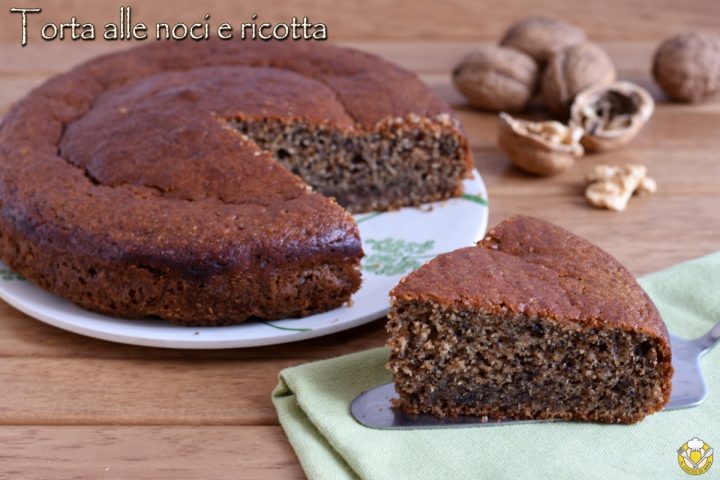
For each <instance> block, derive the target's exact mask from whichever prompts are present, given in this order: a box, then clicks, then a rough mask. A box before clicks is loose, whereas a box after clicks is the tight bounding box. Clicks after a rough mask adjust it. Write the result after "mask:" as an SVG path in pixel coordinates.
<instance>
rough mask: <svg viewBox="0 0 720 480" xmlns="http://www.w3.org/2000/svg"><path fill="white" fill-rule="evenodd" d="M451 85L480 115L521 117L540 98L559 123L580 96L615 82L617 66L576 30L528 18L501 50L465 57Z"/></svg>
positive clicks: (509, 33) (485, 49)
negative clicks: (495, 114)
mask: <svg viewBox="0 0 720 480" xmlns="http://www.w3.org/2000/svg"><path fill="white" fill-rule="evenodd" d="M453 80H454V82H455V86H456V87H457V89H458V90H459V91H460V92H461V93H462V94H463V95H465V97H467V99H468V101H469V102H470V104H471V105H473V106H475V107H478V108H480V109H483V110H489V111H494V112H500V111H507V112H519V111H522V110H525V109H526V108H527V106H528V104H529V103H530V101H531V100H532V99H533V98H534V96H535V94H537V93H541V96H542V100H543V101H544V103H545V105H546V106H547V108H548V109H549V110H550V111H551V112H553V113H554V114H555V115H557V116H559V117H562V116H567V113H568V111H569V108H570V104H571V102H572V100H573V98H574V97H575V95H577V93H578V92H580V91H581V90H583V89H584V88H587V87H590V86H593V85H597V84H605V83H610V82H612V81H613V80H615V66H614V65H613V63H612V61H611V60H610V57H608V55H607V53H605V51H604V50H602V49H601V48H600V47H598V46H597V45H595V44H593V43H590V42H588V41H587V38H586V36H585V32H583V31H582V30H581V29H579V28H578V27H576V26H574V25H571V24H569V23H567V22H564V21H562V20H558V19H555V18H549V17H529V18H525V19H523V20H521V21H519V22H517V23H515V24H514V25H512V26H510V28H509V29H508V30H507V32H506V33H505V34H504V35H503V37H502V39H501V40H500V44H499V45H488V46H484V47H482V48H480V49H478V50H477V51H476V52H473V53H471V54H469V55H468V56H466V57H465V58H464V59H463V60H462V61H461V62H460V64H459V65H458V66H457V67H456V68H455V69H454V70H453Z"/></svg>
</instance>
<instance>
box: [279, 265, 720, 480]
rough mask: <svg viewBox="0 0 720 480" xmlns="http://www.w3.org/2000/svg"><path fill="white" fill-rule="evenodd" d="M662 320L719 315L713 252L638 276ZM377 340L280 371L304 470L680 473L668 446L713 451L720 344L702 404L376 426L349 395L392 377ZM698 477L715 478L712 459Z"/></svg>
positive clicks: (428, 474) (521, 475)
mask: <svg viewBox="0 0 720 480" xmlns="http://www.w3.org/2000/svg"><path fill="white" fill-rule="evenodd" d="M640 283H641V285H642V286H643V287H644V288H645V290H646V291H647V292H648V293H649V294H650V296H651V297H652V299H653V301H654V302H655V304H656V305H657V307H658V308H659V310H660V313H661V314H662V316H663V319H664V320H665V323H666V324H667V326H668V328H669V330H670V331H671V332H673V333H675V334H677V335H679V336H682V337H687V338H694V337H697V336H699V335H701V334H703V333H705V332H706V331H707V330H709V329H710V328H711V327H712V326H713V325H714V324H715V323H716V322H718V321H720V252H718V253H716V254H713V255H710V256H707V257H704V258H700V259H697V260H693V261H690V262H687V263H684V264H681V265H677V266H674V267H672V268H669V269H667V270H663V271H661V272H658V273H655V274H652V275H649V276H647V277H645V278H643V279H642V280H641V281H640ZM386 359H387V350H386V349H385V348H377V349H373V350H368V351H365V352H359V353H355V354H351V355H345V356H342V357H339V358H334V359H330V360H323V361H319V362H314V363H309V364H306V365H301V366H298V367H292V368H288V369H285V370H283V371H282V372H280V375H279V377H280V378H279V380H280V383H279V385H278V386H277V387H276V389H275V391H274V392H273V395H272V398H273V403H274V404H275V408H276V409H277V412H278V416H279V418H280V423H281V424H282V426H283V428H284V429H285V433H286V434H287V436H288V438H289V440H290V443H291V444H292V445H293V448H294V449H295V452H296V453H297V456H298V458H299V459H300V463H301V464H302V467H303V468H304V470H305V473H306V474H307V475H308V477H309V478H311V479H332V480H339V479H350V478H363V479H393V480H399V479H414V480H417V479H433V480H435V479H480V478H489V479H503V478H512V479H526V478H552V479H554V480H560V479H565V478H567V479H573V480H574V479H576V478H597V479H603V480H605V479H624V478H648V479H650V478H652V479H664V478H667V479H671V478H672V479H678V478H680V479H682V478H693V477H691V476H690V475H688V474H686V473H685V472H683V471H682V470H681V469H680V467H679V465H678V461H677V450H678V448H680V446H681V445H683V444H684V443H685V442H686V441H688V440H690V439H691V438H693V437H699V438H701V439H703V440H705V441H706V442H707V443H709V444H710V446H711V447H714V448H715V451H716V452H718V455H716V459H720V347H718V348H716V349H714V350H713V351H711V352H709V353H708V354H706V355H705V357H704V358H703V360H702V368H703V372H704V374H705V376H706V379H707V382H708V388H709V392H710V394H709V395H708V398H707V400H706V401H705V403H703V404H702V405H701V406H699V407H696V408H690V409H685V410H675V411H670V412H661V413H657V414H655V415H651V416H650V417H648V418H646V419H645V420H643V421H642V422H640V423H639V424H635V425H599V424H589V423H566V422H558V423H546V424H534V425H533V424H530V425H505V426H494V427H478V428H469V429H447V430H414V431H398V430H395V431H383V430H373V429H369V428H366V427H363V426H361V425H360V424H358V423H357V422H355V420H354V419H353V418H352V416H351V415H350V412H349V405H350V402H351V401H352V399H353V398H354V397H355V396H356V395H358V394H359V393H361V392H362V391H364V390H367V389H369V388H372V387H376V386H378V385H381V384H383V383H386V382H388V381H390V374H389V372H388V371H386V370H385V362H386ZM698 478H703V479H706V478H720V465H713V466H712V467H711V468H710V470H709V471H708V472H706V473H705V474H704V475H702V476H701V477H698Z"/></svg>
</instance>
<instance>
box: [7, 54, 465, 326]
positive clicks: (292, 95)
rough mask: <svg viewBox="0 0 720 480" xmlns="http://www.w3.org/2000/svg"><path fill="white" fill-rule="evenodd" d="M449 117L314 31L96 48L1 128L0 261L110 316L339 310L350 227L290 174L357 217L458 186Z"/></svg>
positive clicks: (418, 90) (354, 279)
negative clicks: (280, 38) (299, 36)
mask: <svg viewBox="0 0 720 480" xmlns="http://www.w3.org/2000/svg"><path fill="white" fill-rule="evenodd" d="M448 112H449V108H448V107H447V105H445V104H444V103H443V102H442V101H440V100H438V98H437V97H435V96H434V95H433V94H432V93H431V92H430V91H429V90H428V89H427V87H425V86H424V85H423V84H422V83H421V82H420V81H419V80H418V79H417V78H416V77H415V76H414V75H412V74H410V73H408V72H405V71H403V70H401V69H398V68H397V67H394V66H392V65H390V64H388V63H386V62H383V61H381V60H379V59H378V58H376V57H373V56H370V55H366V54H362V53H359V52H356V51H352V50H346V49H338V48H333V47H329V46H323V45H317V44H313V45H310V44H300V43H293V42H286V43H278V42H275V43H272V42H270V43H261V42H258V43H254V42H207V43H204V44H175V43H173V44H155V45H150V46H146V47H142V48H138V49H135V50H131V51H125V52H121V53H118V54H113V55H108V56H105V57H100V58H98V59H96V60H93V61H91V62H89V63H86V64H84V65H81V66H80V67H78V68H76V69H74V70H72V71H70V72H69V73H67V74H64V75H61V76H58V77H55V78H53V79H51V80H50V81H48V82H47V83H45V84H44V85H42V86H41V87H39V88H37V89H36V90H35V91H33V92H32V93H31V94H30V95H28V96H27V97H26V98H24V99H23V100H21V101H20V102H19V103H17V104H16V105H15V106H14V108H13V109H12V110H11V111H10V112H9V113H8V114H7V116H6V118H5V119H4V121H3V123H2V126H1V127H0V201H1V202H2V203H1V206H0V258H2V260H3V261H4V262H5V263H7V264H8V265H9V266H10V267H11V268H13V269H15V270H16V271H18V272H19V273H21V274H22V275H24V276H25V277H27V278H28V279H30V280H31V281H33V282H35V283H37V284H38V285H40V286H41V287H43V288H46V289H49V290H51V291H53V292H55V293H57V294H59V295H62V296H64V297H66V298H68V299H70V300H71V301H73V302H75V303H77V304H79V305H81V306H84V307H86V308H89V309H92V310H96V311H100V312H106V313H110V314H113V315H118V316H125V317H146V316H158V317H162V318H166V319H169V320H171V321H174V322H177V323H182V324H193V325H215V324H228V323H239V322H242V321H244V320H245V319H247V318H248V317H250V316H258V317H262V318H280V317H288V316H301V315H308V314H311V313H315V312H319V311H324V310H328V309H331V308H335V307H338V306H340V305H342V304H343V303H345V302H347V301H348V299H349V298H350V295H351V294H352V293H353V292H354V291H356V290H357V288H358V287H359V285H360V272H359V262H360V258H361V257H362V248H361V243H360V238H359V234H358V229H357V226H356V225H355V223H354V221H353V219H352V217H351V216H350V215H349V214H348V213H347V212H346V211H345V210H344V209H343V208H341V207H340V206H339V205H338V204H337V203H336V202H335V201H334V200H333V199H330V198H326V197H324V196H322V195H320V194H319V193H313V192H312V191H310V189H309V188H308V186H307V184H306V183H305V182H303V180H301V179H300V178H299V177H297V176H295V175H293V174H292V173H290V172H289V171H288V169H290V170H292V171H293V172H295V173H298V174H300V175H301V176H303V178H304V179H305V180H306V181H307V182H309V183H310V184H311V185H313V186H314V187H315V188H316V190H318V191H320V192H321V193H326V194H329V195H332V196H335V197H337V199H338V200H339V201H340V202H342V204H343V205H345V206H347V207H349V208H351V209H353V210H356V211H362V210H366V209H370V208H392V207H396V206H400V205H404V204H411V203H418V202H422V201H428V200H435V199H438V198H444V197H447V196H450V195H456V194H458V193H460V191H461V181H462V178H463V176H465V175H466V173H467V171H468V168H469V165H470V163H469V162H470V157H469V154H468V148H467V142H466V140H465V138H464V136H463V135H462V133H461V132H460V130H459V128H458V126H457V122H456V121H455V120H453V119H452V118H451V117H450V116H449V115H448ZM283 128H285V130H283ZM256 140H257V141H256ZM342 142H345V143H344V144H343V143H342ZM373 146H377V148H375V147H373ZM264 147H267V148H268V149H266V148H264ZM269 148H272V150H269ZM373 148H375V150H373ZM433 149H434V150H433ZM338 151H340V152H344V153H343V154H342V155H340V154H337V153H333V152H338ZM428 152H429V153H428ZM433 152H434V156H433ZM278 160H279V161H280V162H278ZM348 162H354V163H353V167H352V169H350V168H349V167H348ZM281 163H282V164H281ZM286 167H287V168H286ZM433 169H434V170H433ZM348 172H351V173H352V174H350V173H348ZM438 177H442V178H441V179H438ZM413 182H414V183H415V187H416V188H415V189H414V190H411V189H410V188H409V185H410V184H411V183H413ZM386 190H387V191H388V192H392V193H385V191H386ZM412 192H416V193H412Z"/></svg>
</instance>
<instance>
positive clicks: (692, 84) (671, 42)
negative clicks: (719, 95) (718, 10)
mask: <svg viewBox="0 0 720 480" xmlns="http://www.w3.org/2000/svg"><path fill="white" fill-rule="evenodd" d="M652 71H653V76H654V77H655V81H656V82H657V83H658V84H659V85H660V87H662V89H663V90H664V91H665V93H666V94H667V95H668V97H670V98H672V99H673V100H678V101H681V102H699V101H700V100H704V99H705V98H708V97H710V96H711V95H713V94H714V93H716V92H717V91H718V89H720V36H718V35H715V34H712V33H703V32H685V33H681V34H679V35H676V36H674V37H671V38H668V39H667V40H665V41H664V42H663V43H662V44H661V45H660V47H658V49H657V51H656V52H655V58H654V60H653V70H652Z"/></svg>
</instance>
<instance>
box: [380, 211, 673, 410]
mask: <svg viewBox="0 0 720 480" xmlns="http://www.w3.org/2000/svg"><path fill="white" fill-rule="evenodd" d="M391 297H392V308H391V310H390V313H389V315H388V318H389V321H388V331H389V332H390V336H391V337H390V340H389V342H388V345H389V347H390V349H391V353H390V360H389V364H388V366H389V368H390V369H391V371H392V372H393V376H394V380H395V388H396V390H397V391H398V394H399V399H398V400H397V401H396V405H395V406H396V407H398V408H400V409H402V410H403V411H405V412H407V413H411V414H416V413H429V414H432V415H435V416H438V417H444V416H457V415H478V416H483V417H487V418H488V419H489V420H502V419H566V420H580V421H594V422H606V423H633V422H637V421H639V420H641V419H642V418H644V417H645V416H646V415H648V414H651V413H653V412H656V411H659V410H661V409H662V408H663V406H664V405H665V404H666V403H667V401H668V400H669V398H670V390H671V379H672V374H673V370H672V365H671V351H670V342H669V339H668V333H667V329H666V327H665V325H664V323H663V322H662V319H661V318H660V315H659V313H658V311H657V309H656V308H655V306H654V305H653V303H652V301H651V300H650V298H649V297H648V296H647V294H645V292H644V291H643V290H642V288H641V287H640V286H639V285H638V284H637V282H636V281H635V279H634V278H633V277H632V275H631V274H630V273H629V272H628V271H627V270H626V269H625V268H624V267H623V266H622V265H620V263H618V261H617V260H615V259H614V258H613V257H612V256H610V255H609V254H607V253H605V252H604V251H602V250H601V249H600V248H598V247H596V246H594V245H592V244H591V243H590V242H588V241H586V240H584V239H582V238H580V237H577V236H575V235H573V234H572V233H570V232H568V231H566V230H564V229H562V228H560V227H557V226H555V225H552V224H549V223H547V222H544V221H541V220H538V219H534V218H529V217H523V216H516V217H512V218H509V219H507V220H505V221H504V222H502V223H500V224H499V225H498V226H497V227H495V228H494V229H492V230H490V232H488V234H487V236H486V237H485V238H484V239H483V240H481V241H480V242H478V244H477V245H476V246H473V247H468V248H462V249H459V250H456V251H454V252H451V253H447V254H444V255H441V256H439V257H437V258H435V259H434V260H432V261H431V262H429V263H428V264H426V265H424V266H423V267H421V268H420V269H419V270H417V271H415V272H414V273H412V274H410V275H409V276H407V277H406V278H404V279H403V280H402V281H401V282H400V284H399V285H398V286H397V287H396V288H395V289H394V290H393V291H392V292H391Z"/></svg>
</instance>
